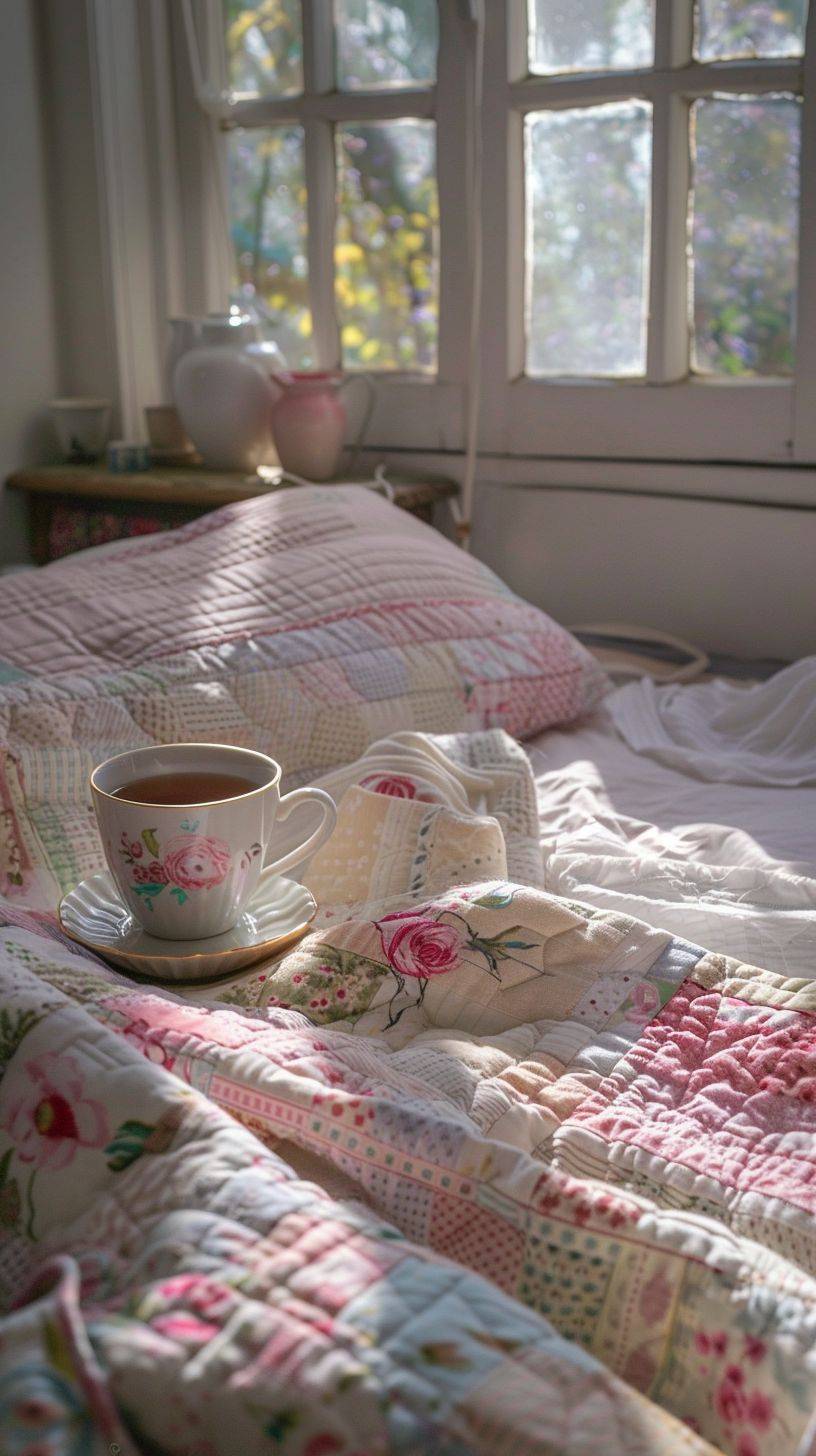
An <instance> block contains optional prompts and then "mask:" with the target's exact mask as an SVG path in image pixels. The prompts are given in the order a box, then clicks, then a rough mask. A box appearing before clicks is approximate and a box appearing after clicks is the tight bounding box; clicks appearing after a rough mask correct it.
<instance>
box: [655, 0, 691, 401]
mask: <svg viewBox="0 0 816 1456" xmlns="http://www.w3.org/2000/svg"><path fill="white" fill-rule="evenodd" d="M692 27H693V7H692V4H691V0H657V5H656V8H655V66H656V67H658V68H659V69H660V70H669V69H672V68H674V67H680V66H685V65H688V63H689V62H690V60H691V53H692V40H693V29H692ZM688 128H689V107H688V102H687V101H686V100H685V99H684V97H683V96H682V95H679V94H674V93H672V92H671V91H667V92H664V93H663V94H661V95H657V96H655V99H654V105H653V113H652V214H651V230H650V231H651V236H650V263H649V336H648V344H647V354H646V377H647V379H648V381H649V383H650V384H669V383H672V382H673V381H675V380H678V379H683V378H685V376H686V375H687V373H688V368H689V310H688V256H687V228H688V188H689V135H688Z"/></svg>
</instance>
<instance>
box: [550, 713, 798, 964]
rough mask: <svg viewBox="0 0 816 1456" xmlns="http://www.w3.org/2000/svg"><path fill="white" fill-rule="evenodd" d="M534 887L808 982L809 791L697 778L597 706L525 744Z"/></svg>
mask: <svg viewBox="0 0 816 1456" xmlns="http://www.w3.org/2000/svg"><path fill="white" fill-rule="evenodd" d="M527 747H528V750H529V753H530V758H531V761H532V764H533V769H534V772H535V776H536V784H537V788H538V798H539V809H540V827H541V845H542V850H543V853H544V861H545V877H544V884H545V885H546V887H547V888H548V889H551V890H553V891H554V892H555V893H558V894H563V895H572V896H575V897H576V898H577V899H581V900H585V901H587V902H588V903H590V904H593V905H597V906H599V907H601V908H610V909H616V910H621V911H624V912H626V913H627V914H631V915H636V916H638V917H640V918H641V919H643V920H646V921H648V922H649V923H650V924H653V925H661V926H666V928H667V929H671V930H674V931H675V932H676V933H677V934H680V935H685V936H687V937H688V938H689V939H695V940H698V941H699V942H700V943H701V944H705V945H708V946H710V947H711V948H712V949H716V950H721V951H723V952H725V953H726V954H728V955H735V956H740V957H741V958H742V959H743V960H747V961H749V962H751V963H754V964H756V965H762V966H765V967H767V968H768V969H769V970H773V971H778V972H779V973H780V974H783V975H795V976H806V977H812V976H814V975H816V923H815V922H814V911H816V787H814V786H808V785H799V786H797V787H794V788H791V787H772V786H764V785H762V786H761V785H754V784H741V783H725V784H724V783H717V782H710V781H705V780H702V779H700V778H698V777H696V776H693V775H691V774H689V773H687V772H683V771H682V770H681V769H676V768H670V767H667V766H666V765H664V764H663V763H661V762H659V761H657V760H655V759H652V758H649V757H646V756H645V755H643V754H642V753H637V752H635V751H634V750H633V749H632V748H631V747H630V746H629V745H628V744H627V743H626V742H625V741H624V740H623V739H622V738H621V736H620V734H619V733H618V731H617V730H616V728H615V725H614V722H613V721H612V717H611V714H610V712H609V709H608V708H606V709H601V710H599V711H598V712H597V713H596V714H595V715H594V716H590V718H589V719H588V720H587V721H585V722H583V723H581V724H580V725H578V726H576V727H573V728H571V729H566V730H563V731H559V730H551V731H549V732H547V733H544V734H541V735H538V736H537V737H535V738H533V739H531V740H530V741H529V742H528V744H527Z"/></svg>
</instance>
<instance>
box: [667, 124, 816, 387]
mask: <svg viewBox="0 0 816 1456" xmlns="http://www.w3.org/2000/svg"><path fill="white" fill-rule="evenodd" d="M799 121H800V103H799V101H797V100H796V99H795V98H794V97H790V98H785V97H762V98H761V99H756V100H753V99H750V98H744V97H728V98H719V97H718V98H712V99H711V100H706V101H697V102H695V103H694V107H693V135H694V139H695V144H696V145H695V159H694V194H693V196H694V220H693V227H692V240H693V248H694V329H695V342H694V367H695V368H696V369H698V370H703V371H708V372H711V371H713V372H714V373H717V374H789V373H790V372H791V370H792V368H793V347H794V316H795V308H796V262H797V241H796V235H797V224H798V202H799Z"/></svg>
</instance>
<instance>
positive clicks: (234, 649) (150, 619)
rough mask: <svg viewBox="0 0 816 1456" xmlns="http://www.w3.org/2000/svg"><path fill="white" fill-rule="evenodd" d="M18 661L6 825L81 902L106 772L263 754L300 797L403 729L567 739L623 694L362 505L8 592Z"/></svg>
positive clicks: (294, 508) (177, 546)
mask: <svg viewBox="0 0 816 1456" xmlns="http://www.w3.org/2000/svg"><path fill="white" fill-rule="evenodd" d="M0 664H3V665H4V668H5V672H3V671H2V669H0V681H3V682H4V685H3V686H2V688H0V744H2V745H4V746H5V758H4V762H5V772H4V773H3V774H2V775H1V776H0V796H2V799H3V802H2V803H0V815H4V816H6V817H5V818H4V819H3V820H2V822H3V823H4V824H6V826H7V829H8V834H9V835H11V825H12V823H13V822H14V821H15V820H16V819H17V817H18V814H22V815H23V818H28V817H29V816H33V828H32V830H31V837H32V845H31V848H30V851H29V852H28V857H31V856H34V857H35V858H39V857H41V855H42V852H43V850H44V849H45V850H46V851H47V858H49V859H50V860H51V861H52V862H59V864H60V866H61V868H60V869H59V870H58V871H57V878H58V879H59V881H60V882H61V883H68V884H70V883H73V882H74V881H75V880H76V879H78V878H80V877H81V876H82V875H83V874H84V873H86V872H87V868H86V866H87V863H88V855H89V854H91V855H92V856H95V859H94V861H93V862H96V860H97V859H98V847H97V845H96V842H95V834H94V832H93V829H92V828H91V821H90V820H89V818H88V804H87V786H86V774H87V773H88V772H89V771H90V769H91V768H92V767H93V765H94V764H95V763H96V762H98V761H99V760H100V759H102V758H105V757H107V756H109V755H110V754H113V753H117V752H120V751H122V750H124V749H126V748H130V747H133V746H137V745H142V744H148V743H151V742H165V743H166V742H174V741H179V740H185V739H186V740H193V741H195V740H199V741H218V742H227V743H237V744H244V745H247V746H251V747H254V748H258V749H261V750H262V751H264V752H267V753H269V754H271V755H272V756H273V757H274V758H276V759H278V760H279V761H280V762H281V763H282V765H283V768H284V771H285V775H286V781H287V785H288V786H292V785H293V784H295V783H302V782H304V781H306V780H309V779H313V778H315V777H317V776H318V775H319V774H321V773H324V772H325V771H326V770H328V769H331V768H333V767H336V766H337V765H339V764H342V763H345V762H348V761H350V760H352V759H354V758H356V757H358V756H359V755H360V754H361V753H362V752H363V751H364V750H365V748H366V747H367V746H368V744H369V743H371V742H373V741H374V740H375V739H377V738H380V737H382V736H384V735H385V734H387V733H389V732H392V731H394V730H396V729H406V728H414V729H420V730H424V731H426V732H430V733H451V732H458V731H462V730H468V729H481V728H488V727H502V728H505V729H507V730H508V732H510V733H511V734H513V735H514V736H516V737H522V736H524V735H526V734H531V733H535V732H537V731H539V730H540V729H542V728H546V727H548V726H550V725H551V724H555V723H566V722H569V721H571V720H572V719H574V718H576V717H578V716H579V715H580V714H581V713H583V712H585V711H586V710H587V709H588V708H590V707H592V705H593V704H594V703H595V702H596V700H597V699H598V698H599V697H600V696H601V694H602V692H603V691H604V690H605V687H606V682H607V680H606V678H605V676H604V674H603V672H602V671H601V669H600V668H599V667H598V666H597V664H596V662H595V660H594V659H593V658H592V657H591V656H590V655H589V653H588V652H587V651H586V650H585V649H584V648H582V647H581V646H580V645H579V643H578V642H576V641H575V639H574V638H573V637H571V636H570V634H569V633H568V632H566V631H565V630H564V629H563V628H562V627H559V626H557V625H556V623H555V622H553V621H551V620H550V618H549V617H547V616H545V615H544V613H543V612H540V611H539V610H538V609H537V608H535V607H532V606H530V605H529V604H527V603H526V602H523V601H521V600H520V599H519V598H518V597H516V596H514V595H513V593H512V592H510V591H509V590H508V588H507V587H506V586H504V585H503V583H502V582H501V581H499V580H498V578H497V577H496V576H494V575H493V573H492V572H491V571H489V570H488V569H487V568H486V567H485V566H483V565H482V564H481V563H480V562H479V561H477V560H475V558H474V557H472V556H469V555H467V554H466V553H464V552H463V551H460V550H459V549H458V548H457V547H456V546H454V545H453V544H452V543H451V542H449V541H447V540H446V539H445V538H444V537H443V536H441V535H440V534H439V533H438V532H436V531H434V530H432V529H431V528H430V527H429V526H426V525H424V524H423V523H422V522H420V521H418V520H416V519H415V518H414V517H412V516H409V515H407V514H405V513H404V512H402V511H400V510H398V509H397V508H396V507H394V506H392V505H391V504H390V503H389V502H387V501H386V500H384V499H383V498H382V497H381V496H378V495H376V494H374V493H372V492H371V491H368V490H366V489H365V488H364V487H362V486H323V487H321V486H314V487H309V488H302V489H298V490H293V491H284V492H276V493H274V494H270V495H268V496H260V497H257V498H256V499H254V500H251V501H244V502H241V503H240V504H238V505H233V506H227V507H225V508H223V509H222V510H219V511H215V512H213V513H212V514H210V515H207V516H204V517H202V518H201V519H200V520H197V521H194V522H192V523H191V524H190V525H188V526H183V527H182V528H181V529H179V530H176V531H171V532H166V533H162V534H160V535H154V536H150V537H145V538H143V539H141V540H139V541H132V540H131V541H128V542H123V543H122V544H121V545H119V546H116V547H107V548H106V549H105V551H104V552H102V553H100V555H99V556H96V555H95V554H94V553H93V552H87V553H83V554H82V555H81V556H77V557H76V558H71V557H68V558H66V559H65V560H63V561H59V562H55V563H53V564H52V565H50V566H47V567H44V568H42V569H41V570H40V571H36V572H23V573H20V574H19V575H13V576H10V577H8V578H6V579H5V580H2V581H0ZM89 836H90V840H89ZM12 838H16V836H12ZM52 841H53V843H52ZM49 845H50V846H51V848H50V849H48V846H49ZM83 846H84V847H83ZM4 852H5V851H4V850H3V848H2V845H0V871H1V870H2V856H3V854H4ZM15 856H17V858H20V856H22V858H23V859H25V858H26V857H27V851H26V848H25V846H24V845H22V846H21V845H19V844H18V845H17V846H16V848H12V849H9V850H8V852H7V853H6V860H7V862H10V863H14V862H15ZM13 873H16V871H13ZM0 880H2V873H0ZM1 889H2V885H1V884H0V890H1Z"/></svg>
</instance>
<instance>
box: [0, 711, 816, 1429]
mask: <svg viewBox="0 0 816 1456" xmlns="http://www.w3.org/2000/svg"><path fill="white" fill-rule="evenodd" d="M329 782H330V783H331V784H332V787H333V788H334V791H335V793H336V794H337V796H338V798H339V801H340V809H339V819H338V827H337V830H336V832H335V834H334V835H333V836H332V838H331V839H330V841H329V842H328V844H327V845H326V846H324V848H323V849H322V850H321V852H320V853H319V855H317V856H316V857H315V859H314V861H313V862H312V865H311V866H310V869H309V872H308V879H309V883H310V884H311V885H312V888H313V889H314V891H315V893H316V895H317V898H318V900H319V902H320V904H321V914H320V917H319V920H318V921H317V922H316V925H315V928H314V930H313V932H312V933H311V934H309V935H308V936H307V937H306V938H305V939H304V940H303V941H301V942H300V943H299V944H298V945H297V946H296V947H295V948H294V949H293V950H292V951H290V952H289V953H288V954H286V955H285V956H284V957H283V958H281V959H280V960H278V961H277V962H273V963H271V964H269V965H267V966H264V967H261V968H260V969H258V968H253V969H252V971H251V972H249V973H247V974H246V975H245V976H243V977H241V976H237V977H233V978H232V980H231V981H229V982H227V983H225V984H222V985H218V986H213V987H210V988H209V990H208V991H206V992H202V991H200V990H199V991H193V990H188V991H187V992H186V994H185V995H179V994H174V993H171V992H169V991H165V990H162V989H161V988H158V987H155V986H149V985H137V984H135V983H134V982H131V981H128V980H126V979H125V978H124V977H123V976H120V975H118V974H117V973H115V972H113V971H111V970H110V969H108V968H107V967H105V966H104V965H103V964H102V963H101V962H98V961H96V960H95V959H94V958H93V957H90V956H87V955H85V954H82V953H80V952H79V948H78V947H76V946H73V945H71V944H69V943H66V942H63V941H62V940H61V939H60V936H59V932H58V929H57V928H56V926H55V924H54V921H53V919H52V918H51V917H49V915H48V914H47V913H45V911H43V910H42V909H36V908H32V907H30V906H29V907H26V906H25V905H23V904H22V903H21V902H20V901H17V902H16V903H15V902H14V901H13V900H12V899H9V898H7V899H6V900H5V901H4V902H3V913H2V919H3V921H4V922H5V924H4V927H3V928H2V929H0V980H2V988H3V989H2V1000H1V1002H0V1068H1V1069H2V1073H3V1076H2V1081H1V1082H0V1228H2V1243H1V1244H0V1291H2V1298H3V1301H4V1305H5V1309H6V1315H5V1318H4V1319H3V1322H2V1325H0V1449H2V1450H3V1451H4V1452H5V1451H8V1452H9V1453H10V1456H12V1453H13V1456H20V1453H23V1452H28V1453H29V1456H33V1453H34V1452H35V1451H36V1452H44V1451H48V1452H49V1453H50V1452H52V1451H53V1452H60V1453H63V1452H65V1453H71V1456H79V1453H84V1452H93V1453H94V1456H96V1453H97V1452H99V1453H102V1452H111V1451H114V1452H116V1451H121V1452H146V1453H150V1456H153V1453H156V1452H160V1453H164V1452H167V1453H173V1456H176V1453H178V1456H216V1453H224V1456H233V1453H241V1456H244V1453H254V1452H283V1453H285V1456H334V1453H337V1456H340V1453H346V1456H352V1453H354V1456H363V1453H365V1456H376V1453H385V1452H402V1453H406V1456H407V1453H411V1456H414V1453H431V1456H436V1453H440V1456H442V1453H444V1456H448V1453H450V1456H459V1453H466V1452H484V1453H485V1456H487V1453H490V1456H497V1453H517V1452H519V1453H552V1456H573V1453H582V1456H583V1453H590V1452H591V1453H593V1456H597V1453H599V1452H603V1453H610V1456H640V1453H644V1456H646V1453H648V1456H663V1453H669V1456H672V1453H675V1452H678V1453H679V1452H684V1453H686V1452H687V1453H703V1452H709V1453H710V1452H712V1451H724V1452H727V1453H729V1456H810V1453H812V1452H814V1451H816V1421H815V1420H814V1411H816V1238H815V1237H814V1229H815V1228H816V1225H814V1205H816V1168H815V1166H814V1165H815V1163H816V1136H815V1134H816V1111H814V1109H815V1108H816V1020H814V1018H815V1017H816V984H814V982H812V981H804V980H794V979H786V978H784V977H780V976H778V975H772V974H770V973H767V972H763V971H762V970H759V969H757V968H754V967H750V966H746V965H743V964H741V963H740V962H738V961H735V960H731V959H728V958H726V957H723V956H718V955H713V954H711V953H708V952H706V951H705V950H703V949H701V948H700V947H698V946H695V945H692V944H689V943H687V942H686V941H684V940H683V939H681V938H678V937H677V936H674V935H671V934H670V933H668V932H663V931H659V930H656V929H654V928H651V927H649V926H646V925H644V924H643V923H641V922H639V921H637V920H634V919H631V918H629V917H627V916H624V915H621V914H618V913H616V912H607V911H603V910H599V909H592V908H589V907H587V906H584V905H582V904H580V903H576V902H573V901H569V900H565V899H561V898H558V897H555V896H552V895H548V894H546V893H544V892H543V891H542V890H541V889H539V888H538V884H539V882H540V879H541V865H540V861H539V862H538V863H536V849H535V843H536V841H535V797H534V789H533V784H532V779H531V776H530V772H529V768H528V766H527V762H526V759H525V758H524V755H523V754H522V753H521V751H520V750H519V749H518V748H517V746H516V745H514V744H512V742H511V741H510V740H509V739H508V738H506V736H505V735H504V734H502V733H501V732H499V731H494V732H490V733H486V734H479V735H471V736H469V737H459V736H453V737H448V738H444V739H437V740H429V739H427V738H425V737H423V735H421V734H416V733H413V734H412V733H406V734H400V735H397V736H395V737H394V738H391V739H388V740H386V741H384V742H382V743H379V744H377V745H375V747H374V748H373V749H372V750H371V751H370V753H369V754H367V755H365V756H364V757H363V758H362V759H361V760H360V761H359V762H358V763H356V764H353V765H351V766H350V767H348V768H346V769H345V770H343V771H342V772H338V773H336V774H334V775H333V776H332V779H331V780H329Z"/></svg>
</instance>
